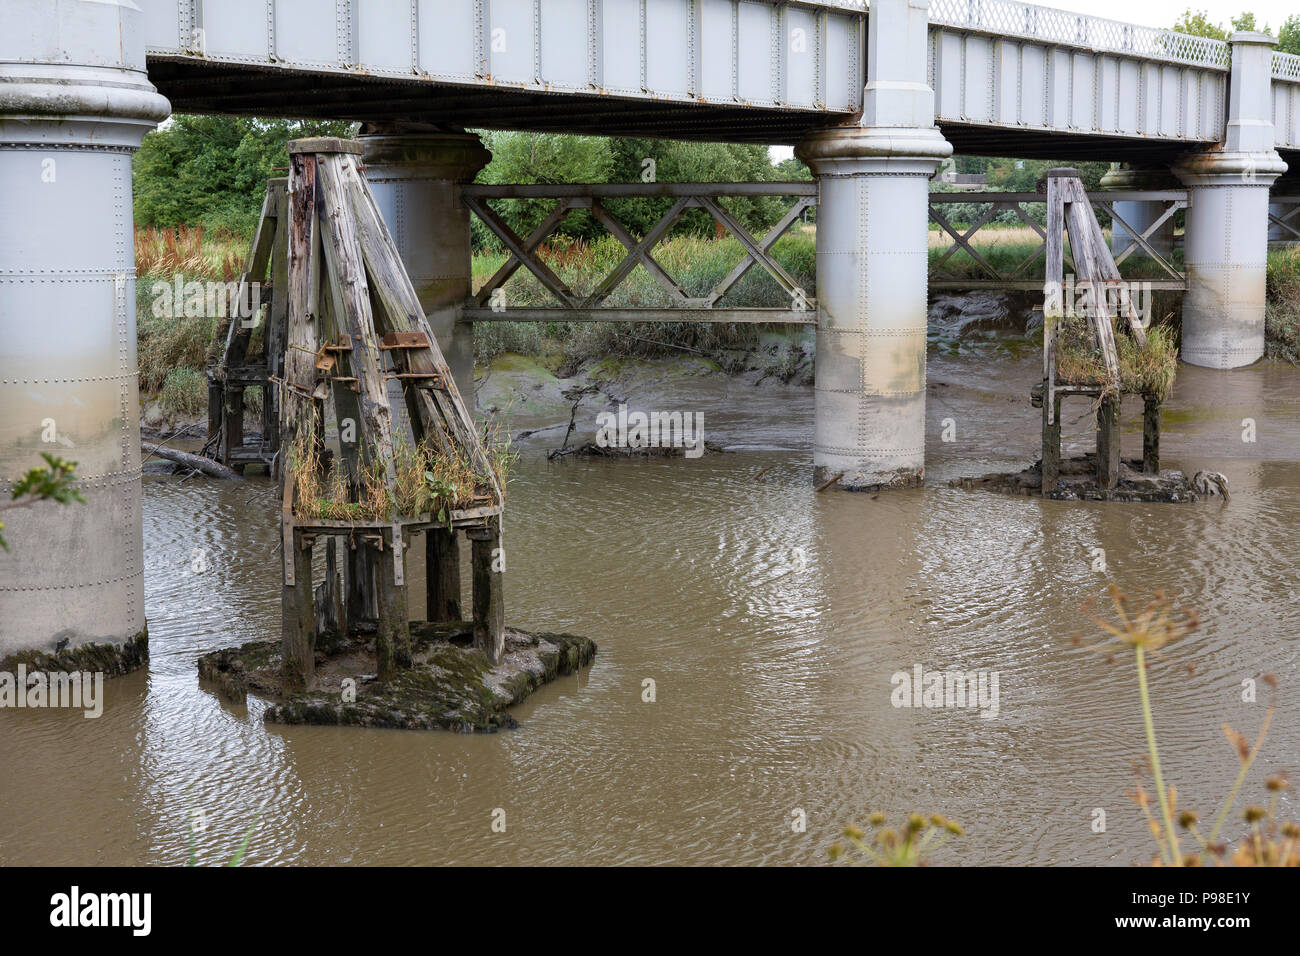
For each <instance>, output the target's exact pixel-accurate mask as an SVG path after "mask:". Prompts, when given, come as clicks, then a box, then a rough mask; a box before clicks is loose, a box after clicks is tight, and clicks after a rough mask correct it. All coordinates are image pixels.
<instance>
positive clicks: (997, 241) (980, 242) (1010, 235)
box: [930, 223, 1043, 255]
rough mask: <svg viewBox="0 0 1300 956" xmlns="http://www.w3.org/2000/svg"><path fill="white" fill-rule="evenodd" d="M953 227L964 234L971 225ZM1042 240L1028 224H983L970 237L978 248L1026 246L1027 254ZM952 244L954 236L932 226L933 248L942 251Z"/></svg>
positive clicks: (971, 241) (931, 245)
mask: <svg viewBox="0 0 1300 956" xmlns="http://www.w3.org/2000/svg"><path fill="white" fill-rule="evenodd" d="M953 228H954V229H956V230H957V232H959V233H963V234H964V233H965V232H966V229H968V228H969V227H968V226H960V225H957V224H956V223H954V224H953ZM1042 241H1043V240H1042V237H1041V236H1039V235H1038V233H1037V232H1035V231H1034V230H1033V229H1030V228H1029V227H1028V226H983V227H982V228H981V229H980V231H979V232H977V233H975V235H973V236H971V238H970V243H971V245H972V246H974V247H975V248H976V249H980V248H982V247H988V246H1024V247H1025V255H1029V252H1030V251H1031V250H1032V249H1034V247H1036V246H1037V245H1038V244H1039V243H1040V242H1042ZM951 245H953V239H952V236H950V235H948V233H947V232H945V231H944V230H943V229H941V228H938V227H935V226H932V227H931V229H930V248H931V249H938V250H940V251H942V250H944V249H947V248H948V247H949V246H951Z"/></svg>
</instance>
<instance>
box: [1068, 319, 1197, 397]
mask: <svg viewBox="0 0 1300 956" xmlns="http://www.w3.org/2000/svg"><path fill="white" fill-rule="evenodd" d="M1115 346H1116V352H1117V353H1118V357H1119V378H1120V388H1121V389H1122V390H1123V391H1125V392H1129V393H1132V394H1139V395H1150V396H1153V397H1154V398H1156V399H1157V400H1158V401H1161V402H1163V401H1166V400H1167V399H1168V398H1169V395H1170V394H1171V393H1172V392H1173V389H1174V378H1175V377H1176V376H1177V374H1178V347H1177V344H1176V340H1175V336H1174V331H1173V329H1171V328H1169V327H1168V326H1165V325H1155V326H1152V327H1151V328H1149V329H1147V344H1146V347H1145V348H1142V347H1140V346H1139V345H1138V344H1137V340H1136V339H1135V338H1133V336H1132V335H1130V334H1129V333H1128V332H1127V331H1121V330H1120V329H1119V328H1118V326H1116V331H1115ZM1056 379H1057V381H1058V382H1059V383H1061V384H1070V385H1104V384H1105V383H1106V382H1107V380H1108V376H1107V372H1106V365H1105V363H1104V362H1103V360H1102V356H1101V351H1100V349H1098V348H1097V344H1096V340H1095V339H1094V337H1093V333H1092V329H1091V327H1090V326H1089V324H1088V322H1087V321H1086V320H1084V319H1082V318H1076V319H1072V320H1065V321H1062V322H1061V324H1060V325H1059V326H1058V327H1057V332H1056Z"/></svg>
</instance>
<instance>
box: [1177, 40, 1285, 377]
mask: <svg viewBox="0 0 1300 956" xmlns="http://www.w3.org/2000/svg"><path fill="white" fill-rule="evenodd" d="M1229 42H1230V43H1231V45H1232V82H1231V84H1230V85H1229V94H1228V123H1227V129H1226V133H1225V136H1224V141H1223V143H1222V145H1221V146H1220V147H1218V148H1217V149H1214V150H1210V151H1208V152H1205V153H1197V154H1193V155H1190V156H1187V157H1184V158H1183V159H1182V160H1181V161H1180V162H1179V163H1178V164H1177V165H1176V166H1175V167H1174V172H1175V173H1176V174H1177V175H1178V178H1179V179H1181V180H1182V181H1183V183H1184V185H1186V186H1187V189H1188V194H1189V199H1190V202H1191V206H1190V208H1189V209H1188V210H1187V232H1186V240H1185V262H1186V267H1187V280H1188V287H1187V293H1186V295H1185V296H1184V298H1183V346H1182V358H1183V361H1184V362H1187V363H1189V364H1191V365H1201V366H1205V367H1206V368H1238V367H1240V366H1243V365H1249V364H1251V363H1252V362H1254V361H1256V360H1258V359H1260V358H1262V357H1263V355H1264V285H1265V270H1266V265H1267V255H1268V201H1269V196H1268V193H1269V187H1270V186H1271V185H1272V183H1273V181H1274V180H1275V179H1277V177H1278V176H1280V175H1281V174H1282V173H1283V172H1285V171H1286V163H1285V162H1283V161H1282V157H1281V156H1279V155H1278V153H1277V150H1276V149H1274V148H1273V144H1274V130H1273V120H1272V100H1271V96H1272V80H1271V69H1272V67H1271V54H1272V47H1273V45H1274V44H1275V43H1276V42H1277V41H1276V40H1275V39H1274V38H1273V37H1271V36H1268V35H1267V34H1264V33H1250V32H1242V33H1234V34H1233V35H1232V36H1231V37H1230V38H1229Z"/></svg>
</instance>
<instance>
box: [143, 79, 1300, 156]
mask: <svg viewBox="0 0 1300 956" xmlns="http://www.w3.org/2000/svg"><path fill="white" fill-rule="evenodd" d="M149 78H150V80H151V81H152V82H153V83H154V85H155V86H157V87H158V90H159V92H160V93H162V94H163V95H164V96H166V97H167V98H168V100H170V101H171V104H172V109H173V110H174V111H175V112H178V113H225V114H236V115H248V116H281V117H290V118H314V119H350V120H359V121H363V122H366V121H371V122H377V121H383V120H403V121H410V122H427V123H445V124H454V125H457V126H464V127H482V128H486V129H519V130H532V131H535V132H543V133H545V132H564V133H584V134H587V135H593V136H633V137H645V138H651V139H686V140H707V141H714V142H735V143H765V144H774V143H785V144H789V145H794V144H796V143H798V142H799V140H800V139H802V138H803V137H804V136H805V135H806V134H807V133H808V132H810V131H812V130H815V129H820V128H823V127H826V126H834V125H840V124H849V123H855V122H857V120H858V114H854V113H827V112H814V111H802V110H794V109H790V108H782V109H770V108H763V107H752V106H744V105H740V104H737V105H735V106H720V105H717V104H707V103H697V102H684V101H681V100H667V99H665V100H648V99H644V98H630V97H628V98H623V97H618V96H611V95H600V96H595V95H586V96H582V95H574V94H572V93H546V92H537V91H534V90H521V89H516V88H511V87H483V86H472V85H463V86H462V85H455V84H449V83H448V84H444V83H437V84H431V83H429V82H427V81H422V80H421V81H416V80H394V79H392V78H387V77H385V78H379V77H373V76H365V75H357V74H339V73H335V72H320V73H308V72H302V71H293V72H287V71H282V70H274V69H264V68H258V67H254V66H242V65H232V64H229V63H215V62H204V61H201V60H195V59H193V58H189V57H178V58H167V57H155V56H151V57H150V58H149ZM939 127H940V129H942V130H943V134H944V136H945V137H946V138H947V139H948V141H949V142H951V143H952V144H953V149H954V151H955V152H957V153H959V154H965V155H972V156H980V155H983V156H1017V157H1023V158H1027V159H1055V160H1106V161H1112V162H1128V163H1148V164H1153V165H1168V164H1170V163H1172V162H1173V161H1174V160H1175V159H1177V158H1178V157H1179V156H1180V155H1182V154H1184V153H1186V152H1187V151H1188V150H1195V149H1201V148H1205V147H1207V146H1211V145H1213V144H1212V143H1208V142H1207V143H1197V142H1188V141H1185V140H1183V141H1177V140H1172V141H1171V140H1159V139H1146V138H1142V137H1134V136H1113V135H1104V134H1096V133H1069V132H1062V131H1059V130H1032V129H1024V128H1015V127H1001V126H991V125H976V124H961V123H946V122H942V121H941V122H940V123H939ZM1280 152H1281V154H1282V157H1283V159H1285V160H1286V161H1287V162H1288V163H1289V164H1290V165H1291V168H1292V170H1297V169H1300V150H1286V149H1283V150H1280Z"/></svg>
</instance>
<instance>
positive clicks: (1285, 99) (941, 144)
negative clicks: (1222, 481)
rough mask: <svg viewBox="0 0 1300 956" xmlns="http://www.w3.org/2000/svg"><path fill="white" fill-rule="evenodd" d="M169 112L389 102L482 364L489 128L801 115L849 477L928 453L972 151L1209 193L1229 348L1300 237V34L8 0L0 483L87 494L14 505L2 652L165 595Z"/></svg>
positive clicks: (873, 16)
mask: <svg viewBox="0 0 1300 956" xmlns="http://www.w3.org/2000/svg"><path fill="white" fill-rule="evenodd" d="M173 110H176V111H193V112H213V113H237V114H250V115H261V116H270V115H279V116H293V117H329V118H339V119H355V120H360V121H362V122H363V123H365V124H367V125H366V126H365V128H364V129H363V139H364V140H365V143H366V151H367V152H366V165H367V167H368V172H367V175H368V177H369V178H370V180H371V182H372V184H373V188H374V192H375V195H376V199H377V201H378V203H379V204H380V207H381V211H382V213H383V216H384V217H385V220H386V221H387V222H388V224H389V225H390V227H391V228H392V231H393V232H394V234H395V238H396V239H397V241H398V243H399V246H400V249H401V251H402V253H403V257H404V259H405V261H406V265H407V269H408V271H409V272H410V274H411V276H412V278H413V279H414V281H415V283H416V286H417V291H418V292H419V294H420V297H421V303H422V305H423V307H424V309H425V311H426V312H427V313H428V315H429V317H430V323H431V325H432V327H433V329H434V331H435V333H436V334H437V335H438V338H439V341H440V344H441V346H442V352H443V353H444V354H445V355H446V356H447V358H448V362H449V364H450V365H451V367H452V370H453V372H454V373H455V374H456V375H457V376H458V377H460V378H461V380H462V381H463V380H464V376H465V375H466V374H467V373H468V371H469V366H468V363H469V361H470V355H471V351H470V347H469V337H468V332H467V326H466V325H465V323H464V322H460V321H459V319H460V318H461V317H462V315H463V314H464V310H465V309H466V308H467V302H468V301H469V293H470V263H469V256H470V233H469V206H468V205H467V203H466V201H465V194H464V193H463V192H462V190H463V189H464V187H465V185H466V184H467V183H469V182H470V181H471V180H472V179H473V177H474V175H475V173H476V172H477V171H478V170H479V169H480V168H482V166H483V165H484V164H485V163H486V162H487V161H488V159H489V158H490V157H489V156H488V154H487V153H486V151H485V150H484V149H483V147H482V144H481V143H480V142H479V140H478V138H477V137H475V136H473V135H471V134H467V133H465V132H464V129H465V128H466V127H473V126H481V127H486V128H514V129H525V130H537V131H563V132H579V133H599V134H603V135H629V136H645V137H667V138H680V139H704V140H724V141H735V142H757V143H789V144H792V145H795V146H796V149H797V152H798V155H799V156H800V157H802V158H803V159H804V161H805V162H807V163H808V164H809V166H810V167H811V168H812V170H813V172H814V174H815V176H816V179H817V185H816V191H817V196H816V197H815V198H816V201H817V202H818V203H819V208H820V211H819V221H818V236H817V246H818V248H817V288H816V290H815V294H814V295H813V296H811V297H809V298H810V301H812V302H815V309H816V311H815V317H816V330H817V331H816V335H817V398H816V440H815V462H816V467H817V471H818V473H819V475H820V474H835V473H842V474H843V475H844V478H843V479H842V480H841V484H842V485H845V486H848V487H851V488H872V487H879V486H890V487H900V486H907V485H914V484H917V483H919V482H920V481H921V480H922V478H923V475H924V464H925V463H924V444H925V443H924V435H923V431H924V423H925V348H926V294H927V266H928V257H927V221H928V218H929V212H928V209H929V206H930V199H929V195H928V192H929V190H928V182H929V179H930V178H931V176H932V175H933V174H934V172H935V170H936V168H937V167H938V166H939V164H940V163H941V162H942V161H943V160H944V159H945V158H946V157H948V156H949V155H950V154H951V153H952V152H953V151H954V150H957V151H959V152H964V153H983V154H993V155H1016V156H1026V157H1035V156H1038V157H1052V158H1054V157H1061V158H1088V157H1094V158H1104V159H1109V160H1112V161H1115V162H1119V163H1123V164H1125V165H1124V166H1123V167H1121V168H1119V169H1118V170H1117V171H1116V172H1115V173H1113V174H1112V176H1111V177H1110V178H1109V180H1108V182H1107V183H1106V185H1108V186H1110V187H1112V188H1114V189H1116V190H1117V193H1116V197H1117V200H1118V199H1119V197H1120V196H1125V197H1126V198H1125V199H1124V200H1123V201H1122V202H1121V201H1117V202H1116V203H1115V206H1114V208H1115V211H1116V212H1117V213H1118V214H1120V215H1121V216H1122V217H1123V220H1124V222H1125V224H1126V226H1127V229H1126V230H1116V236H1115V241H1116V242H1120V241H1124V242H1126V243H1127V242H1129V241H1130V238H1129V237H1130V236H1131V235H1140V236H1145V237H1146V240H1144V241H1146V242H1148V244H1149V245H1151V246H1152V248H1153V249H1154V248H1155V247H1157V246H1160V245H1161V244H1162V243H1164V242H1166V241H1167V239H1168V236H1167V232H1168V230H1167V229H1166V228H1165V227H1164V224H1165V222H1167V220H1162V219H1161V217H1162V216H1164V215H1165V213H1164V211H1163V207H1162V205H1161V203H1159V202H1144V201H1142V198H1141V195H1140V193H1141V192H1142V191H1148V192H1149V191H1155V192H1157V193H1159V192H1160V191H1162V190H1163V191H1165V193H1166V194H1168V195H1169V196H1173V197H1175V198H1176V201H1178V202H1181V203H1183V204H1184V205H1185V206H1186V209H1187V223H1186V232H1185V255H1184V259H1185V268H1186V280H1185V281H1186V287H1187V292H1186V295H1185V300H1184V317H1183V358H1184V360H1185V361H1188V362H1191V363H1195V364H1199V365H1205V366H1210V367H1214V368H1221V369H1229V368H1234V367H1238V366H1242V365H1246V364H1249V363H1251V362H1254V361H1256V360H1257V359H1258V358H1259V357H1260V356H1261V355H1262V353H1263V344H1264V343H1263V323H1264V317H1263V316H1264V280H1265V253H1266V248H1267V242H1268V237H1269V231H1270V224H1272V227H1273V229H1274V232H1275V237H1276V238H1283V237H1285V236H1287V235H1290V234H1296V235H1300V233H1296V226H1297V225H1300V219H1298V218H1296V217H1294V212H1295V209H1296V206H1295V204H1294V203H1291V204H1290V205H1289V206H1288V205H1285V203H1283V202H1282V201H1283V200H1284V199H1285V191H1286V190H1287V189H1292V190H1294V189H1295V183H1297V182H1300V180H1296V179H1294V178H1292V179H1290V180H1288V179H1286V178H1283V174H1284V173H1285V172H1286V170H1287V168H1288V163H1290V164H1291V165H1292V166H1293V167H1296V166H1300V57H1295V56H1288V55H1284V54H1281V53H1278V52H1276V51H1275V50H1274V49H1273V39H1272V38H1271V37H1268V36H1265V35H1262V34H1258V33H1237V34H1234V35H1233V36H1232V37H1231V38H1230V39H1229V40H1228V41H1227V42H1220V41H1216V40H1211V39H1206V38H1201V37H1191V36H1185V35H1181V34H1177V33H1173V32H1171V31H1168V30H1159V29H1153V28H1148V27H1143V26H1137V25H1132V24H1125V23H1118V22H1114V21H1109V20H1102V19H1098V18H1094V17H1089V16H1085V15H1080V14H1072V13H1065V12H1062V11H1059V10H1053V9H1050V8H1046V7H1039V6H1034V5H1030V4H1023V3H1017V2H1012V0H933V2H931V3H929V4H927V3H926V2H925V0H872V2H871V4H870V7H869V8H868V5H867V4H866V3H864V2H860V0H821V2H813V0H789V2H784V0H93V2H91V0H5V2H4V3H3V4H0V208H2V209H3V212H4V219H5V223H6V228H5V229H4V230H3V232H0V289H2V290H3V293H2V294H0V328H2V329H3V332H4V335H5V344H4V348H3V350H2V351H0V407H3V409H4V411H5V414H4V415H3V416H0V483H2V484H0V491H3V490H5V489H7V488H8V487H10V485H11V483H12V481H13V479H14V478H16V477H17V476H18V475H20V474H21V473H22V472H23V471H25V470H26V469H27V468H30V467H32V466H34V465H37V464H39V463H40V459H39V453H40V452H41V451H42V450H49V449H50V448H51V447H53V448H55V449H57V450H59V451H61V452H62V451H64V448H65V447H66V448H67V449H68V450H67V454H68V456H69V457H74V458H76V459H77V461H78V462H79V467H78V474H79V476H80V479H81V481H80V485H81V488H82V489H83V492H84V494H85V496H86V498H87V501H88V505H87V506H78V507H71V508H57V507H54V506H52V505H46V506H41V507H37V508H32V509H26V510H22V511H17V512H11V514H12V515H13V517H12V520H11V521H10V526H9V528H7V529H6V535H7V537H8V538H9V541H10V546H11V548H12V551H11V552H10V553H7V554H0V658H3V657H4V656H5V655H7V654H9V653H11V652H13V651H16V650H24V649H41V650H51V649H54V648H56V647H62V646H73V647H75V646H77V645H80V644H83V643H86V642H89V641H107V642H115V643H120V642H122V641H124V640H126V639H129V638H131V637H132V636H134V635H136V634H138V633H140V632H142V631H143V629H144V626H145V622H144V602H143V556H142V546H141V514H140V452H139V428H138V421H139V408H138V405H139V396H138V389H137V369H136V365H137V363H136V354H135V276H134V257H133V250H132V229H131V226H132V222H131V156H132V153H133V152H134V150H135V149H137V148H138V146H139V144H140V141H141V138H142V137H143V136H144V134H145V132H147V131H148V130H149V129H152V128H153V127H154V126H155V125H156V124H157V123H158V122H160V121H162V120H163V119H164V118H166V117H167V116H168V115H169V113H170V112H171V111H173ZM1288 183H1289V184H1290V185H1287V184H1288ZM1275 184H1277V185H1276V186H1275ZM1271 189H1273V190H1274V193H1273V196H1272V201H1273V202H1275V203H1276V204H1277V205H1275V206H1274V213H1273V218H1272V219H1270V212H1269V210H1270V201H1271V198H1270V190H1271ZM706 198H707V197H706ZM471 199H472V197H471ZM1283 208H1285V209H1287V210H1289V212H1286V213H1284V212H1283V211H1282V210H1283ZM1288 223H1289V224H1290V225H1289V226H1288ZM1288 228H1289V229H1290V233H1288V232H1287V229H1288ZM762 258H763V256H762V254H761V251H760V252H759V253H757V254H755V260H756V261H760V260H762ZM468 307H470V308H472V307H473V303H470V305H469V306H468ZM50 434H54V435H55V436H56V439H57V440H58V442H59V444H55V445H53V446H51V445H50V444H48V443H47V442H46V441H43V440H42V439H43V437H47V436H49V435H50Z"/></svg>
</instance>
